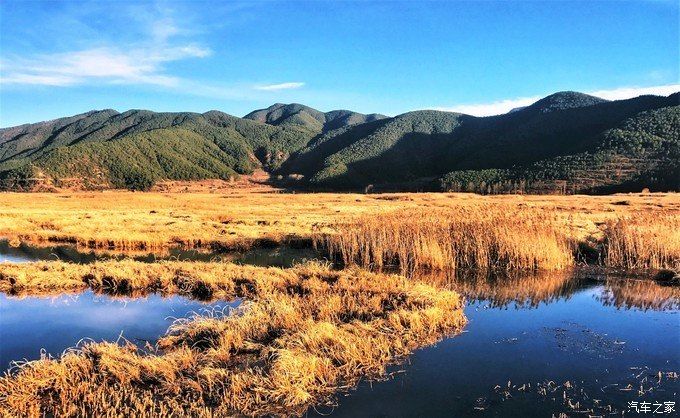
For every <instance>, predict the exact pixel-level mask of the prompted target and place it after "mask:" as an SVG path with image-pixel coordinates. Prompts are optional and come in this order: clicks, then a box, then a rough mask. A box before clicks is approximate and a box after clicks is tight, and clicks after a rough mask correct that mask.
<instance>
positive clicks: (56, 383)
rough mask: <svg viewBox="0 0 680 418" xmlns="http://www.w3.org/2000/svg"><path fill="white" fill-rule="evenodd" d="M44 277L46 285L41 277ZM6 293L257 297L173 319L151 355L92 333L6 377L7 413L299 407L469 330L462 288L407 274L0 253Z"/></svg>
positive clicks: (0, 388)
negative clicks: (15, 257)
mask: <svg viewBox="0 0 680 418" xmlns="http://www.w3.org/2000/svg"><path fill="white" fill-rule="evenodd" d="M38 282H41V283H42V284H40V285H38ZM0 284H1V285H2V289H3V291H5V290H7V289H9V290H12V289H14V290H15V292H19V290H20V289H28V288H36V287H37V288H40V289H43V290H45V291H47V290H48V289H51V290H54V289H57V288H60V289H76V288H82V287H87V286H89V287H93V288H107V289H119V290H122V289H125V290H129V291H131V290H133V289H142V288H147V289H155V290H163V291H167V292H180V293H182V292H189V293H192V294H193V293H194V292H196V291H197V289H203V290H200V291H199V293H203V292H207V293H210V294H211V295H212V296H219V297H225V298H227V297H234V296H246V297H247V298H248V299H249V301H248V302H245V303H244V304H243V305H242V306H241V307H240V308H239V309H238V310H237V311H236V312H233V313H231V314H229V315H225V316H222V315H212V316H196V317H193V318H189V319H185V320H181V321H178V322H176V323H175V324H174V325H173V326H172V327H171V328H170V330H169V331H168V334H167V335H166V336H164V337H162V338H161V339H160V340H159V343H158V349H159V351H158V352H155V353H143V352H140V351H139V350H138V349H137V348H136V347H135V346H133V345H132V344H125V345H123V346H121V345H119V344H114V343H86V344H84V345H83V346H81V347H79V348H78V349H74V350H71V351H69V352H67V353H66V354H64V355H63V356H62V357H61V358H60V359H48V358H45V359H42V360H39V361H35V362H30V363H27V364H24V365H23V366H21V367H19V368H18V370H17V371H15V372H14V373H12V374H8V375H6V376H4V377H2V378H0V415H2V416H29V417H38V416H43V415H48V416H120V415H123V416H148V417H151V416H154V417H156V416H222V415H301V414H303V413H304V411H305V410H306V409H307V408H308V407H310V406H311V405H316V404H332V403H333V399H334V395H335V394H336V393H337V392H338V391H342V390H346V389H348V388H351V387H353V386H354V385H356V384H357V382H358V381H359V379H362V378H369V379H377V378H381V377H384V376H385V374H386V366H387V365H389V364H391V363H394V362H397V361H399V360H400V359H402V358H403V357H404V356H406V355H408V354H409V353H410V352H411V351H412V350H414V349H416V348H418V347H421V346H424V345H428V344H431V343H434V342H436V341H437V340H439V339H441V338H443V337H444V336H447V335H451V334H454V333H456V332H459V331H460V330H461V329H462V327H463V326H464V324H465V317H464V315H463V312H462V299H461V298H460V297H459V296H458V294H456V293H455V292H452V291H446V290H438V289H436V288H434V287H431V286H428V285H425V284H423V283H420V282H417V281H412V280H408V279H406V278H404V277H401V276H397V275H384V274H375V273H369V272H366V271H363V270H358V269H349V270H345V271H334V270H330V269H329V268H328V267H327V266H325V265H320V264H316V263H313V264H305V265H301V266H297V267H294V268H291V269H286V270H284V269H276V268H258V267H247V266H235V265H229V264H219V263H213V264H209V263H186V262H183V263H179V262H174V263H173V262H159V263H157V264H144V263H137V262H132V261H119V262H102V263H95V264H92V265H85V266H81V265H73V264H67V263H60V262H52V263H36V264H24V265H0Z"/></svg>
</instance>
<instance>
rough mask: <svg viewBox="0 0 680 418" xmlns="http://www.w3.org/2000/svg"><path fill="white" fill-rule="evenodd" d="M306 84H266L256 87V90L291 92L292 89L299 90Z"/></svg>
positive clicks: (297, 82)
mask: <svg viewBox="0 0 680 418" xmlns="http://www.w3.org/2000/svg"><path fill="white" fill-rule="evenodd" d="M304 85H305V83H302V82H299V81H292V82H288V83H279V84H265V85H262V86H255V90H263V91H280V90H291V89H299V88H300V87H303V86H304Z"/></svg>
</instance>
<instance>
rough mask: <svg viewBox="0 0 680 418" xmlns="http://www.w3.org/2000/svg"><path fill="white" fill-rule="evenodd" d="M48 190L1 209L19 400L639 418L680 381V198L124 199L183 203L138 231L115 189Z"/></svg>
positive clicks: (151, 410)
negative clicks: (115, 200)
mask: <svg viewBox="0 0 680 418" xmlns="http://www.w3.org/2000/svg"><path fill="white" fill-rule="evenodd" d="M109 195H110V194H109V193H103V194H101V196H102V199H104V200H106V199H109V197H108V196H109ZM7 196H9V197H10V201H11V197H13V196H17V197H21V196H23V195H12V194H8V195H7ZM37 196H38V197H37V200H36V202H38V203H36V204H35V205H33V207H32V208H33V209H32V210H31V211H30V212H28V213H25V214H23V215H22V214H21V213H19V211H15V210H14V209H11V208H12V207H14V206H15V205H16V204H17V203H16V202H14V203H12V202H10V203H9V204H8V205H6V206H4V207H3V208H1V209H0V212H2V211H4V213H5V214H7V213H10V212H11V213H12V215H11V216H12V217H13V218H14V220H15V222H4V223H3V222H0V226H1V225H4V228H0V236H5V237H7V239H6V240H5V241H0V292H2V295H1V297H0V331H1V337H2V339H3V341H9V343H3V347H2V356H0V357H1V360H2V362H3V365H4V366H5V367H6V368H9V366H10V364H9V362H10V361H15V360H18V361H20V363H19V364H17V365H14V367H13V368H12V369H11V370H9V372H8V373H7V374H6V375H5V376H4V377H3V378H2V379H0V389H2V393H3V395H1V396H0V410H2V412H3V413H5V414H9V415H27V416H41V415H43V414H45V413H47V414H55V415H58V416H80V415H102V414H106V413H108V412H110V411H112V410H115V411H118V413H126V414H129V415H134V416H167V415H171V411H176V410H181V411H183V413H184V414H188V415H192V416H215V415H220V414H225V413H226V414H243V415H283V416H288V415H303V414H308V415H315V414H327V413H331V416H423V414H425V415H427V416H442V417H443V416H518V417H519V416H529V415H536V416H551V415H555V416H558V415H559V414H561V413H562V414H567V415H569V416H570V415H571V414H581V413H588V414H595V415H597V414H601V415H605V414H619V415H620V414H621V412H623V411H625V410H626V405H627V402H629V401H632V400H649V401H675V400H676V398H677V393H678V391H679V390H680V388H679V387H678V385H679V381H678V375H677V373H678V371H680V357H679V356H678V353H677V346H678V344H679V343H680V340H679V339H678V338H679V336H680V317H678V315H679V314H680V288H679V287H678V283H677V279H678V277H677V270H678V267H679V264H678V263H680V237H679V235H678V234H680V232H679V231H678V229H677V228H676V226H677V225H678V223H679V222H680V218H679V217H678V215H679V213H680V198H678V196H676V195H673V194H664V195H658V196H657V195H640V196H630V195H627V196H625V197H623V196H608V197H585V196H578V197H573V196H572V197H562V198H558V197H539V196H531V197H530V196H527V197H520V196H515V197H512V199H511V198H509V197H507V196H498V197H495V198H492V197H481V196H478V197H476V196H474V195H463V194H448V195H435V194H422V195H421V194H410V195H409V194H401V195H324V194H320V195H314V196H313V198H311V196H310V195H302V196H300V195H284V194H279V195H277V196H275V197H272V196H268V195H261V194H255V195H253V196H250V197H248V196H245V195H240V196H239V197H233V196H232V197H230V199H232V198H235V199H236V202H238V203H237V206H238V208H239V210H240V211H241V213H242V218H243V221H242V222H235V221H234V220H233V219H234V218H233V217H232V216H234V215H220V214H219V213H220V211H219V210H218V209H217V208H215V207H213V206H210V205H209V204H208V203H207V200H206V201H205V202H204V203H201V204H200V205H205V206H202V208H203V209H200V208H199V207H200V205H199V204H198V203H197V202H201V201H202V200H201V199H204V198H205V199H208V197H209V196H207V195H206V196H204V197H203V196H195V195H192V194H187V196H188V197H187V199H186V200H181V199H180V198H179V195H172V194H170V195H167V196H165V195H162V194H158V195H154V194H137V195H135V194H128V193H121V199H119V200H120V201H121V202H123V204H122V205H120V206H119V208H118V209H116V210H115V211H114V212H115V213H111V211H113V210H112V209H110V208H107V209H105V210H106V212H107V214H106V216H109V217H112V218H116V219H120V220H123V221H124V220H129V219H130V218H129V217H130V216H132V215H131V214H130V210H132V207H134V206H141V205H146V204H148V203H149V202H157V203H158V202H162V203H163V204H165V203H169V202H174V203H171V205H170V206H163V205H161V206H152V208H150V209H149V208H148V207H147V208H145V209H144V213H145V214H146V215H149V216H156V215H158V214H163V213H166V215H162V216H161V220H157V221H153V220H151V219H146V220H144V221H143V222H142V223H144V225H145V226H143V227H142V226H140V224H139V223H135V222H123V223H122V224H123V225H128V227H129V228H132V229H131V231H132V232H131V233H130V234H129V237H138V238H135V240H134V241H130V240H127V241H120V240H119V239H118V238H113V237H114V236H116V235H115V234H120V233H121V232H122V230H120V227H121V224H119V223H116V224H111V225H110V227H109V226H108V225H105V224H101V223H96V224H94V223H92V222H93V221H92V219H96V217H98V216H103V215H104V214H103V213H99V212H98V211H101V210H104V207H105V203H101V202H100V203H95V204H92V205H87V204H84V203H82V202H83V201H84V200H85V199H93V200H92V202H99V200H98V198H97V195H96V194H92V193H87V194H84V195H83V196H79V194H73V195H70V196H71V197H68V198H63V197H62V198H61V199H63V202H65V203H64V204H63V205H62V204H61V203H55V202H60V200H59V198H56V200H55V197H54V196H52V195H37ZM227 196H229V195H227ZM211 198H212V199H213V200H215V199H216V198H217V199H219V198H220V196H219V195H218V196H213V197H211ZM135 199H140V200H137V201H136V203H131V202H135ZM268 199H274V201H279V200H280V201H286V200H288V201H287V206H288V210H286V211H285V212H281V213H280V215H281V217H280V221H278V223H275V222H277V221H276V220H275V219H276V218H275V216H276V215H277V214H276V213H275V212H272V211H270V210H271V209H269V208H267V207H266V206H261V205H262V202H263V200H268ZM276 199H279V200H276ZM623 199H625V200H626V201H628V202H629V203H630V204H627V205H621V204H618V203H617V202H620V201H623ZM352 201H354V202H357V203H359V204H358V205H357V206H356V207H354V206H352ZM40 202H43V203H45V204H49V207H48V206H42V207H41V206H40V205H41V203H40ZM187 202H193V203H191V205H192V208H191V209H188V208H187V207H186V206H184V205H188V204H189V203H187ZM361 202H364V204H362V203H361ZM173 204H180V205H182V210H184V211H188V213H190V215H186V216H185V215H182V216H184V218H183V219H185V221H184V222H189V223H188V224H187V225H185V226H184V227H182V228H185V229H179V230H178V231H176V232H175V231H174V230H173V229H172V228H173V225H175V224H174V223H172V224H170V225H167V223H169V222H174V221H167V220H166V219H165V218H164V217H166V216H168V215H171V214H173V213H177V212H176V211H177V210H178V208H176V207H173V206H172V205H173ZM99 205H102V206H101V208H102V209H97V208H98V207H99ZM343 205H346V206H343ZM350 207H353V209H352V210H349V209H348V208H350ZM343 208H345V209H343ZM233 210H234V209H233V207H231V209H230V208H229V207H225V209H224V212H225V213H231V212H230V211H233ZM263 211H265V212H267V211H269V212H267V213H264V212H263ZM343 211H347V212H346V213H343ZM151 212H153V213H151ZM78 213H80V215H77V214H78ZM140 213H141V212H140ZM58 214H62V215H64V216H63V217H60V216H58ZM308 214H309V215H310V217H312V218H314V219H315V221H314V222H309V220H308V218H307V215H308ZM146 215H145V216H146ZM74 216H75V217H76V218H78V219H79V222H80V225H81V229H80V230H76V229H74V228H75V224H72V223H71V222H72V221H71V220H69V219H72V217H74ZM171 216H175V215H171ZM22 217H23V218H22ZM227 218H228V219H227ZM210 219H212V220H210ZM215 219H218V220H219V219H222V221H219V222H218V223H219V225H220V226H219V228H221V229H220V232H219V233H217V234H216V235H215V236H214V239H213V236H212V235H211V234H210V233H208V235H203V234H205V233H206V232H205V231H207V230H206V229H205V228H208V225H212V224H211V222H214V220H215ZM187 220H188V221H187ZM227 220H228V222H227ZM194 224H200V225H203V227H204V229H203V230H201V229H200V228H199V229H193V228H192V227H191V225H194ZM20 225H26V228H28V229H31V228H36V226H37V225H42V226H39V228H40V229H39V230H38V231H37V233H35V231H34V233H29V232H27V231H28V230H21V229H19V228H20ZM134 228H139V229H137V230H134ZM210 228H212V226H210ZM281 228H282V229H281ZM272 230H277V231H276V233H272ZM41 231H42V232H41ZM67 231H68V232H67ZM116 231H118V232H116ZM221 231H224V232H221ZM180 232H181V233H183V234H185V235H184V237H183V238H182V239H177V238H176V237H174V235H173V234H175V233H180ZM156 233H158V236H157V237H158V238H154V237H156V235H154V234H156ZM232 233H233V234H232ZM90 234H91V235H90ZM192 234H194V235H192ZM196 234H199V235H196ZM225 236H230V237H232V238H230V240H233V241H229V242H230V243H229V244H227V241H224V238H222V237H225ZM274 236H276V237H278V238H277V239H273V238H272V237H274ZM265 238H266V239H265ZM121 242H123V243H124V244H120V245H119V243H121ZM143 242H145V243H146V244H141V243H143ZM235 242H237V243H238V245H237V246H235V245H232V244H233V243H235ZM236 248H238V251H237V252H234V251H233V250H234V249H236ZM331 262H332V263H331ZM216 307H219V308H216ZM225 307H227V309H225ZM231 308H234V309H231ZM41 349H44V351H43V352H42V359H40V357H41ZM24 359H25V360H28V361H29V362H28V363H25V362H22V361H21V360H24ZM107 411H108V412H107Z"/></svg>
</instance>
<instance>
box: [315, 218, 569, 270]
mask: <svg viewBox="0 0 680 418" xmlns="http://www.w3.org/2000/svg"><path fill="white" fill-rule="evenodd" d="M335 229H336V231H335V232H333V233H326V234H319V235H318V236H317V237H316V242H317V243H318V244H319V245H321V246H323V247H325V248H327V249H328V251H329V253H330V254H331V255H337V256H339V257H340V258H341V260H342V261H343V262H344V263H345V264H350V265H351V264H359V265H361V266H364V267H369V266H372V267H376V268H382V267H384V266H386V265H399V266H400V268H401V269H402V271H414V270H420V269H435V270H457V269H460V268H481V269H520V270H537V269H550V270H556V269H561V268H565V267H568V266H570V265H571V264H572V263H573V260H574V257H573V248H572V246H571V245H570V242H569V240H568V239H567V237H566V236H565V235H564V234H563V233H562V232H561V231H560V229H559V227H558V226H557V222H556V217H555V215H554V214H552V213H551V212H548V211H541V212H538V211H520V210H508V209H507V208H505V209H496V208H486V209H483V208H480V207H477V208H462V209H457V210H454V209H450V210H447V211H442V210H438V211H433V210H409V211H398V212H393V213H388V214H384V215H382V216H368V215H366V216H363V217H359V218H357V219H354V220H352V221H350V222H346V223H341V224H338V225H336V226H335Z"/></svg>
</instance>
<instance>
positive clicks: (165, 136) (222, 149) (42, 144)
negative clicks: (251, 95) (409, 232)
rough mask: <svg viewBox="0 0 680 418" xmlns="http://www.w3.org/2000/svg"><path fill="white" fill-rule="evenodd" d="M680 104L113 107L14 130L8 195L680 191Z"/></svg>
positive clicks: (649, 99)
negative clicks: (234, 187)
mask: <svg viewBox="0 0 680 418" xmlns="http://www.w3.org/2000/svg"><path fill="white" fill-rule="evenodd" d="M679 97H680V95H679V94H678V93H676V94H673V95H671V96H668V97H659V96H640V97H637V98H634V99H628V100H619V101H606V100H603V99H600V98H597V97H594V96H589V95H586V94H582V93H577V92H559V93H555V94H552V95H550V96H547V97H545V98H543V99H541V100H538V101H537V102H536V103H534V104H532V105H530V106H526V107H524V108H519V109H514V110H513V111H511V112H509V113H507V114H504V115H498V116H491V117H474V116H470V115H465V114H460V113H449V112H439V111H415V112H409V113H405V114H402V115H398V116H395V117H386V116H384V115H379V114H369V115H364V114H361V113H356V112H352V111H346V110H337V111H331V112H320V111H318V110H316V109H313V108H310V107H307V106H304V105H301V104H295V103H293V104H275V105H272V106H270V107H268V108H266V109H260V110H255V111H253V112H251V113H249V114H248V115H246V116H245V117H243V118H239V117H235V116H231V115H228V114H226V113H223V112H220V111H210V112H206V113H202V114H201V113H191V112H176V113H157V112H151V111H147V110H130V111H127V112H123V113H119V112H117V111H115V110H111V109H105V110H100V111H90V112H87V113H83V114H80V115H75V116H71V117H66V118H61V119H55V120H52V121H45V122H39V123H35V124H27V125H21V126H16V127H11V128H4V129H0V187H1V188H4V189H10V190H34V189H36V188H43V189H44V188H48V189H49V188H50V187H71V188H81V189H102V188H111V187H126V188H133V189H147V188H149V187H150V186H151V185H152V184H154V183H155V182H157V181H160V180H196V179H208V178H219V179H229V178H234V177H236V176H239V175H241V174H248V173H251V172H252V171H253V170H255V169H260V168H262V169H265V170H266V171H268V172H270V173H272V175H273V176H274V177H277V176H278V178H280V179H282V181H286V179H291V180H290V182H289V183H288V186H290V187H296V188H307V189H309V188H311V189H316V190H368V189H372V190H461V191H476V192H482V193H501V192H555V193H575V192H581V193H600V192H608V191H634V190H640V189H641V188H643V187H649V188H651V189H653V190H680V169H679V168H678V166H679V165H680V143H679V142H680V139H679V138H680V132H679V131H680V101H679ZM292 179H295V180H292ZM38 186H39V187H38Z"/></svg>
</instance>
